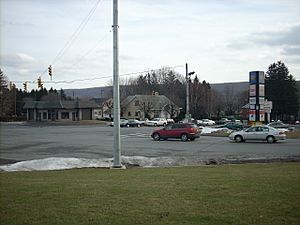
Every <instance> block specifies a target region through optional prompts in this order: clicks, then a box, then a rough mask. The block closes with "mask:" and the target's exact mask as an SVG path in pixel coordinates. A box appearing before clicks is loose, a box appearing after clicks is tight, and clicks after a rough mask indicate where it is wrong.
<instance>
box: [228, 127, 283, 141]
mask: <svg viewBox="0 0 300 225" xmlns="http://www.w3.org/2000/svg"><path fill="white" fill-rule="evenodd" d="M229 139H231V140H234V141H235V142H244V141H247V140H262V141H267V142H268V143H273V142H276V141H278V140H285V139H286V135H285V133H284V132H282V131H280V130H277V129H275V128H273V127H270V126H266V125H261V126H253V127H250V128H248V129H245V130H241V131H236V132H233V133H231V134H230V135H229Z"/></svg>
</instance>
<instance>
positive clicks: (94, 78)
mask: <svg viewBox="0 0 300 225" xmlns="http://www.w3.org/2000/svg"><path fill="white" fill-rule="evenodd" d="M183 66H184V65H176V66H167V67H164V68H167V69H175V68H178V67H183ZM155 70H158V69H151V70H149V69H148V70H144V71H138V72H132V73H125V74H120V77H121V76H122V77H124V76H130V75H137V74H143V73H148V72H149V71H155ZM107 78H112V75H105V76H101V77H93V78H85V79H75V80H60V81H43V83H47V84H62V83H65V84H71V83H75V82H84V81H94V80H101V79H107ZM11 82H13V83H23V82H25V81H11ZM26 82H28V83H33V84H34V83H36V82H37V81H36V80H34V81H26Z"/></svg>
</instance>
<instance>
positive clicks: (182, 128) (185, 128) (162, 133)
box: [151, 123, 200, 141]
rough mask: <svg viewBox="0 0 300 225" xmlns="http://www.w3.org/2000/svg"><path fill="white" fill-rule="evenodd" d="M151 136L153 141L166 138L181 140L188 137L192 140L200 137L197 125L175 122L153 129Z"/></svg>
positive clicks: (185, 139)
mask: <svg viewBox="0 0 300 225" xmlns="http://www.w3.org/2000/svg"><path fill="white" fill-rule="evenodd" d="M151 137H152V138H153V139H154V140H155V141H158V140H161V139H163V140H167V139H168V138H180V139H181V140H182V141H187V140H188V139H190V140H191V141H194V140H195V138H199V137H200V130H199V128H198V127H197V125H195V124H193V123H175V124H172V125H169V126H166V127H164V128H162V129H160V130H155V131H153V133H152V134H151Z"/></svg>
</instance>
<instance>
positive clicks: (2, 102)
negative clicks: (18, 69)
mask: <svg viewBox="0 0 300 225" xmlns="http://www.w3.org/2000/svg"><path fill="white" fill-rule="evenodd" d="M59 99H61V100H70V99H71V97H67V96H66V94H65V92H64V90H63V89H61V90H59V91H57V90H56V89H53V88H50V89H49V90H47V89H46V88H40V89H39V90H35V89H32V90H31V91H30V92H26V91H24V90H22V89H18V88H16V85H15V84H9V81H8V78H7V77H6V76H5V74H4V72H3V71H2V70H1V68H0V121H9V120H23V119H25V118H26V115H24V111H23V106H24V104H25V102H26V101H41V100H44V101H45V100H59Z"/></svg>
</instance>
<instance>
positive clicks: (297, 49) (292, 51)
mask: <svg viewBox="0 0 300 225" xmlns="http://www.w3.org/2000/svg"><path fill="white" fill-rule="evenodd" d="M282 53H283V54H284V55H300V46H289V47H285V48H284V49H283V52H282Z"/></svg>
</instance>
